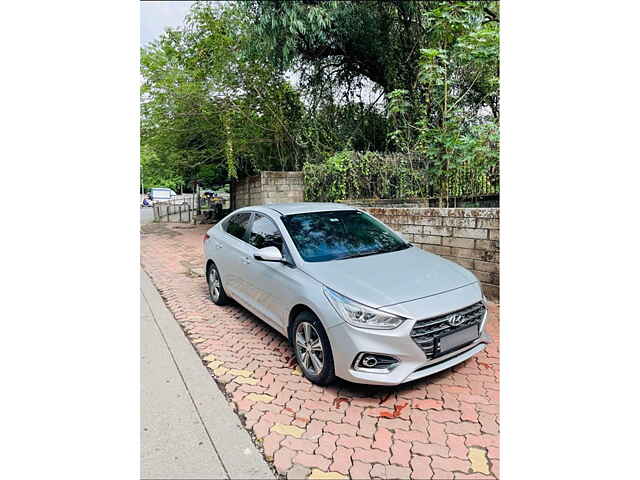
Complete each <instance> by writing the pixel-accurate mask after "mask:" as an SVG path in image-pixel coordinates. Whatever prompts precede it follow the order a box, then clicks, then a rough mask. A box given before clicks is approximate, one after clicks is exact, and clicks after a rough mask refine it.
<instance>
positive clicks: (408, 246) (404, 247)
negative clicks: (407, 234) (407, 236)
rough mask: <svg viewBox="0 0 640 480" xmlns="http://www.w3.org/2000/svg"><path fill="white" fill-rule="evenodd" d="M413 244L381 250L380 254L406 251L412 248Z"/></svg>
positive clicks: (403, 244)
mask: <svg viewBox="0 0 640 480" xmlns="http://www.w3.org/2000/svg"><path fill="white" fill-rule="evenodd" d="M410 247H411V244H410V243H408V242H407V243H401V244H400V245H396V246H395V247H391V248H385V249H384V250H379V252H380V253H387V252H397V251H399V250H405V249H407V248H410Z"/></svg>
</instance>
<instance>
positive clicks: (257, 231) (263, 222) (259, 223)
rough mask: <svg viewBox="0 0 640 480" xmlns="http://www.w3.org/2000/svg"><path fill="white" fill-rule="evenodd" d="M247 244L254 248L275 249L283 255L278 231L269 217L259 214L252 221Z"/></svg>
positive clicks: (280, 236) (280, 235)
mask: <svg viewBox="0 0 640 480" xmlns="http://www.w3.org/2000/svg"><path fill="white" fill-rule="evenodd" d="M249 243H250V244H251V245H253V246H254V247H256V248H265V247H277V248H278V250H280V252H281V253H283V250H282V234H281V233H280V230H279V229H278V227H277V226H276V224H275V223H273V221H272V220H271V219H270V218H269V217H267V216H265V215H262V214H260V213H256V216H255V218H254V219H253V224H252V225H251V233H250V235H249Z"/></svg>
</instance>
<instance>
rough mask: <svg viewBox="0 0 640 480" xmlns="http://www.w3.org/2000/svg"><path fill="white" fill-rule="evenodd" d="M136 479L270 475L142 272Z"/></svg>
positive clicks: (261, 476)
mask: <svg viewBox="0 0 640 480" xmlns="http://www.w3.org/2000/svg"><path fill="white" fill-rule="evenodd" d="M140 284H141V292H140V294H141V299H140V303H141V312H140V313H141V321H142V346H141V351H142V359H141V374H142V398H141V401H142V426H141V428H142V459H141V460H142V465H141V467H142V468H141V470H142V472H141V478H143V479H218V478H224V479H229V478H232V479H236V478H237V479H247V478H274V475H273V473H272V471H271V469H270V468H269V466H268V465H267V464H266V462H265V461H264V459H263V458H262V456H261V455H260V452H259V451H258V450H257V449H256V447H255V446H254V445H253V444H252V442H251V438H250V437H249V435H248V434H247V432H246V431H245V430H244V428H243V427H242V425H241V424H240V422H239V420H238V417H237V415H235V413H234V412H233V410H232V408H231V406H230V405H229V404H228V402H227V400H226V399H225V397H224V395H223V394H222V392H220V390H219V389H218V387H217V385H215V383H214V382H212V381H211V376H210V375H209V373H208V372H207V369H206V368H205V367H204V365H202V362H201V361H200V357H199V356H198V354H197V353H196V352H195V350H194V349H193V347H192V345H191V343H189V341H188V340H187V339H186V338H185V336H184V334H183V333H182V330H181V329H180V327H179V325H178V324H177V323H176V321H175V319H174V318H173V315H171V312H169V311H168V310H167V308H166V307H165V305H164V303H163V301H162V298H161V297H160V294H159V293H158V291H157V290H156V289H155V287H154V286H153V284H152V283H151V280H150V279H149V277H148V276H147V275H146V274H145V273H142V274H141V277H140Z"/></svg>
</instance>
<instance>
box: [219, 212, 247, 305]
mask: <svg viewBox="0 0 640 480" xmlns="http://www.w3.org/2000/svg"><path fill="white" fill-rule="evenodd" d="M252 215H253V212H238V213H236V214H235V215H234V216H232V217H231V218H230V219H229V220H228V221H227V222H226V225H225V226H224V227H223V229H222V230H221V231H220V233H219V235H217V236H215V237H214V238H213V242H214V244H213V249H214V252H215V253H214V260H215V262H216V265H217V266H218V271H219V272H220V276H221V279H222V285H223V287H224V289H225V291H226V292H227V293H228V294H230V295H231V296H232V297H233V298H235V299H236V300H238V301H239V302H241V303H247V302H248V294H249V288H248V286H247V281H246V264H247V258H249V257H250V256H251V255H252V253H251V252H252V250H253V247H252V246H251V245H249V244H248V243H247V242H246V239H247V236H248V233H249V226H250V225H251V217H252Z"/></svg>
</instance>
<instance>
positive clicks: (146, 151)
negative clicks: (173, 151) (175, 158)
mask: <svg viewBox="0 0 640 480" xmlns="http://www.w3.org/2000/svg"><path fill="white" fill-rule="evenodd" d="M173 165H174V163H173V162H172V161H171V160H170V159H165V158H161V157H159V156H158V155H157V154H156V153H155V152H153V151H152V150H151V149H150V148H148V147H146V146H144V145H143V146H142V147H141V148H140V176H141V178H140V182H141V184H142V185H143V186H144V189H145V190H148V189H150V188H156V187H168V188H171V189H173V190H175V191H178V190H180V186H181V185H182V184H183V183H184V179H183V178H182V176H180V174H179V173H178V172H177V171H176V169H175V168H174V167H173Z"/></svg>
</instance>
